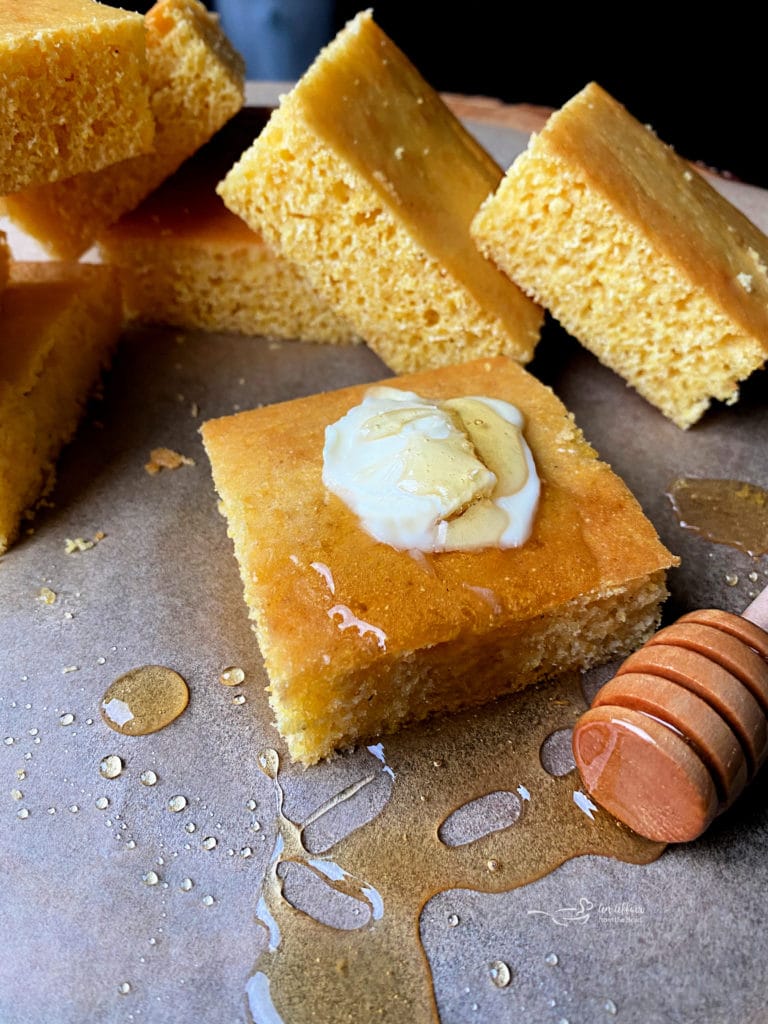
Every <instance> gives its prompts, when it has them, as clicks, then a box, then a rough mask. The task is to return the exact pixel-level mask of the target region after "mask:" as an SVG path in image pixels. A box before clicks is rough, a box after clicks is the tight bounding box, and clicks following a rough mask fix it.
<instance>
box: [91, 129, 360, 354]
mask: <svg viewBox="0 0 768 1024" xmlns="http://www.w3.org/2000/svg"><path fill="white" fill-rule="evenodd" d="M262 123H263V119H262V118H261V117H260V115H259V114H258V113H257V112H256V111H252V110H243V111H241V112H240V113H239V114H237V115H236V116H235V117H234V118H233V120H232V121H231V122H229V124H227V125H226V126H225V127H224V128H223V129H222V130H221V131H219V132H218V133H217V134H216V135H215V136H214V138H213V139H212V140H211V142H210V143H209V144H208V145H207V146H204V147H203V148H202V149H201V150H199V151H198V153H196V154H195V156H194V157H192V158H191V159H190V160H188V161H187V162H186V164H185V165H184V166H183V167H182V168H180V170H179V171H177V172H176V174H174V175H172V176H171V177H170V178H169V179H168V180H167V181H166V182H165V183H164V184H163V185H161V186H160V188H159V189H157V190H156V191H155V192H153V193H152V195H150V196H148V197H147V199H145V200H144V202H143V203H141V205H140V206H139V207H138V208H137V209H136V210H134V211H132V212H131V213H128V214H126V215H125V216H124V217H122V218H121V219H120V220H119V221H118V222H117V223H116V224H114V225H113V226H112V227H111V228H109V229H108V230H107V231H105V232H104V234H103V235H102V236H101V238H100V240H99V249H100V253H101V258H102V259H103V260H104V261H105V262H107V263H110V264H112V265H114V266H116V267H117V268H118V269H119V271H120V277H121V283H122V289H123V301H124V305H125V311H126V315H127V316H128V317H129V318H130V319H135V320H139V321H143V322H146V323H159V324H167V325H170V326H174V327H186V328H191V329H200V330H205V331H233V332H237V333H241V334H247V335H265V336H268V337H276V338H287V339H299V340H304V341H318V342H328V343H332V344H347V343H351V342H354V341H357V340H358V339H357V337H356V335H355V333H354V331H353V330H352V328H351V327H350V326H349V325H348V324H346V323H345V322H344V321H343V320H341V318H340V317H338V316H337V315H336V314H335V313H334V312H332V310H331V309H330V308H329V307H328V305H327V304H326V303H325V302H323V301H322V300H321V299H320V298H319V297H318V296H317V295H316V294H315V293H314V292H313V291H312V289H311V288H310V287H309V285H308V284H307V283H306V282H305V280H304V279H303V278H302V277H301V275H300V274H299V272H298V271H297V269H296V268H295V267H294V265H293V264H292V263H288V262H287V261H286V260H285V259H283V258H282V257H280V256H277V255H275V254H274V253H273V252H272V251H271V250H270V249H269V248H268V247H267V246H266V245H265V243H264V241H263V239H262V238H261V236H260V235H258V234H256V233H255V232H253V231H251V230H250V228H248V227H247V226H246V224H244V223H243V221H242V220H240V218H239V217H236V216H235V214H233V213H230V211H229V210H228V209H227V208H226V206H225V205H224V203H223V202H222V200H221V199H220V198H219V196H217V195H216V183H217V182H218V181H219V180H220V178H221V175H222V174H223V173H224V171H225V169H226V168H227V167H229V166H230V165H231V163H232V161H233V159H234V158H235V155H236V154H239V153H241V152H242V150H243V148H244V146H245V145H247V144H248V142H249V141H250V140H251V139H253V137H254V135H255V134H256V133H257V132H258V131H259V129H260V128H261V126H262ZM246 140H247V141H246Z"/></svg>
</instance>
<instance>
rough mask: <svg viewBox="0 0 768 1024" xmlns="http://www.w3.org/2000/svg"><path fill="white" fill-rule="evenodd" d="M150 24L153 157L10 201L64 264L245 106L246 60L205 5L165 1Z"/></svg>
mask: <svg viewBox="0 0 768 1024" xmlns="http://www.w3.org/2000/svg"><path fill="white" fill-rule="evenodd" d="M145 23H146V29H147V32H146V43H147V63H148V71H149V89H150V96H151V104H152V113H153V115H154V118H155V141H154V149H153V151H152V152H151V153H146V154H144V155H142V156H136V157H131V158H130V159H128V160H122V161H121V162H120V163H119V164H116V165H114V166H111V167H105V168H103V169H102V170H100V171H86V172H85V173H83V174H78V175H76V176H75V177H73V178H69V179H67V180H66V181H58V182H55V183H53V184H49V185H40V186H37V187H36V188H31V189H27V190H25V191H24V192H19V193H17V194H16V195H13V196H10V197H8V199H7V200H6V201H5V208H6V212H7V213H8V215H9V216H10V217H12V218H13V219H14V220H15V221H16V223H17V224H18V225H19V226H20V227H22V228H23V229H24V230H25V231H26V232H27V233H28V234H30V235H32V236H33V237H34V238H37V239H38V240H39V241H40V242H42V244H43V245H44V246H45V247H46V248H47V249H48V251H49V252H51V253H52V254H53V255H54V256H57V257H59V258H61V259H76V258H77V257H78V256H80V255H82V253H84V252H85V251H86V249H88V248H89V246H90V245H91V244H92V243H93V241H94V239H95V238H97V237H98V235H100V234H101V232H102V231H103V230H104V229H105V228H107V227H108V226H109V225H110V224H113V223H114V222H115V221H116V220H117V219H118V218H119V217H120V216H121V215H122V214H123V213H125V212H126V211H128V210H132V209H133V208H134V207H135V206H136V205H137V204H138V203H140V202H141V200H142V199H143V198H144V197H145V196H147V195H149V193H150V192H151V191H152V190H153V189H154V188H156V187H157V186H158V185H159V184H160V183H161V182H162V181H164V180H165V179H166V178H167V177H168V175H170V174H172V173H173V172H174V171H175V170H176V169H177V168H178V167H179V166H180V165H181V164H182V163H183V161H184V160H186V158H187V157H188V156H190V155H191V154H192V153H194V152H195V150H196V149H198V147H200V146H201V145H202V144H203V143H204V142H207V141H208V139H210V137H211V136H212V135H213V134H214V132H216V131H217V130H218V129H219V128H220V127H221V126H222V125H223V124H224V123H225V122H226V121H227V120H229V118H230V117H232V115H233V114H235V113H236V112H237V111H238V110H239V109H240V108H241V107H242V105H243V100H244V89H245V82H244V76H245V65H244V63H243V60H242V58H241V57H240V55H239V53H237V51H236V50H235V49H234V48H233V47H232V46H231V44H230V43H229V40H228V39H227V38H226V36H225V35H224V33H223V32H222V31H221V29H220V28H219V23H218V19H217V18H216V16H215V15H213V14H211V13H209V12H208V10H206V8H205V7H204V6H203V5H202V4H201V3H199V0H158V2H157V3H156V4H155V5H154V7H152V8H151V9H150V10H149V11H148V13H147V15H146V17H145Z"/></svg>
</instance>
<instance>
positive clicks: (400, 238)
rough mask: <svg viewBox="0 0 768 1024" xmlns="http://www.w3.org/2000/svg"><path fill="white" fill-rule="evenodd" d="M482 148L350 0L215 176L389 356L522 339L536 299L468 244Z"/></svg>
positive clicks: (478, 198) (534, 317) (427, 356)
mask: <svg viewBox="0 0 768 1024" xmlns="http://www.w3.org/2000/svg"><path fill="white" fill-rule="evenodd" d="M501 176H502V172H501V169H500V168H499V167H498V166H497V164H496V163H495V162H494V161H493V160H492V159H491V157H490V156H489V155H488V153H486V152H485V150H484V149H483V148H482V147H481V146H480V145H479V144H478V143H477V142H476V141H475V140H474V139H473V138H472V137H471V136H470V135H469V134H468V133H467V132H466V131H465V130H464V128H463V127H462V125H461V124H460V123H459V121H457V119H456V118H455V117H454V116H453V114H452V113H451V112H450V111H449V110H448V108H447V107H446V106H445V104H444V103H443V101H442V100H441V99H440V97H439V96H438V95H437V93H436V92H435V91H434V90H433V89H432V88H430V86H429V85H427V83H426V82H425V81H424V80H423V78H422V77H421V75H420V74H419V73H418V71H417V70H416V69H415V68H414V67H413V65H412V64H411V63H410V62H409V61H408V60H407V58H406V57H405V56H404V55H403V54H402V53H401V52H400V50H398V49H397V47H396V46H395V45H394V44H393V43H392V41H391V40H390V39H388V37H387V36H386V35H385V34H384V33H383V32H382V31H381V30H380V29H379V28H378V26H377V25H376V24H375V23H374V21H373V20H372V18H371V14H370V11H363V12H361V13H360V14H358V15H357V16H356V17H355V18H354V19H353V20H352V21H351V22H350V23H349V24H348V25H347V26H346V27H345V28H344V29H343V30H342V31H341V32H340V33H339V35H338V36H337V37H336V39H335V40H334V41H333V42H331V43H330V45H329V46H327V47H326V48H325V49H324V50H323V51H321V53H320V55H319V56H318V58H317V59H316V61H315V62H314V64H313V65H312V67H311V68H310V69H309V70H308V71H307V72H306V74H305V75H304V77H303V78H302V79H301V80H300V82H299V83H298V84H297V85H296V86H295V87H294V89H292V90H291V92H290V93H289V94H288V95H287V96H285V97H283V99H282V102H281V104H280V107H279V108H278V109H277V110H276V111H275V112H274V113H273V115H272V117H271V119H270V121H269V124H268V125H267V127H266V128H265V130H264V131H263V132H262V133H261V135H260V136H259V138H258V139H256V141H255V142H254V143H253V145H252V146H251V147H250V148H249V149H248V150H247V151H246V152H245V153H244V154H243V155H242V157H241V159H240V160H239V161H238V163H237V164H236V165H235V166H234V167H233V168H232V169H231V170H230V172H229V173H228V174H227V176H226V178H225V179H224V181H223V182H222V184H221V185H220V187H219V192H220V194H221V196H222V197H223V198H224V202H225V203H226V204H227V206H228V207H229V209H230V210H232V211H233V212H235V213H237V214H238V215H239V216H241V217H242V218H243V220H245V222H246V223H247V224H248V225H249V227H251V228H253V230H254V231H261V232H262V233H263V235H264V238H265V240H266V242H267V244H268V245H270V246H271V247H272V248H273V249H275V250H276V251H278V252H280V253H282V255H283V256H285V257H286V258H287V259H289V260H291V261H292V262H294V263H295V264H296V265H297V266H298V267H299V268H300V270H301V271H302V273H303V274H304V275H305V276H306V278H307V280H308V281H309V282H310V284H311V285H312V286H313V287H314V288H315V290H316V291H317V292H318V293H319V294H320V295H322V296H323V297H324V298H325V299H326V300H327V301H328V302H329V304H330V305H331V306H332V307H333V308H334V309H335V310H336V311H337V312H338V313H339V314H340V315H341V316H342V317H343V318H344V319H345V320H347V321H348V322H349V323H350V324H352V326H353V327H354V328H355V329H356V330H357V332H358V333H359V334H360V335H362V337H363V338H365V340H366V341H367V342H368V344H369V345H370V346H371V348H372V349H374V351H375V352H377V353H378V355H379V356H380V357H381V358H382V359H383V360H384V362H385V363H387V365H388V366H390V367H391V368H392V369H393V370H395V371H397V372H402V371H406V370H415V369H419V368H423V367H428V366H441V365H446V364H449V363H454V362H462V361H465V360H468V359H470V358H472V357H475V356H480V355H497V354H501V353H504V354H508V355H512V356H514V357H515V358H517V359H519V360H521V361H527V360H529V359H530V358H531V356H532V354H533V349H534V346H535V344H536V342H537V340H538V336H539V330H540V327H541V322H542V315H543V314H542V311H541V310H540V309H539V308H538V307H537V306H535V305H534V304H533V303H532V302H531V301H530V300H529V299H527V298H526V297H525V296H524V295H523V294H522V293H521V292H520V291H519V289H518V288H517V287H516V286H515V285H513V284H511V282H510V281H509V280H508V279H507V278H506V277H505V275H503V274H502V273H500V271H499V270H497V268H496V267H495V266H494V265H493V264H492V263H491V262H490V261H488V260H486V259H484V258H483V257H482V256H481V255H480V253H479V252H478V251H477V248H476V246H475V245H474V243H473V242H472V239H471V238H470V235H469V225H470V222H471V220H472V217H473V216H474V214H475V212H476V211H477V209H478V207H479V206H480V203H481V202H482V201H483V199H485V198H486V196H487V195H488V194H489V193H490V192H492V191H493V190H494V189H495V188H496V186H497V185H498V183H499V181H500V180H501Z"/></svg>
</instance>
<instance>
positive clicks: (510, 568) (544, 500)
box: [202, 357, 676, 763]
mask: <svg viewBox="0 0 768 1024" xmlns="http://www.w3.org/2000/svg"><path fill="white" fill-rule="evenodd" d="M382 383H384V384H386V385H390V386H394V387H397V388H402V389H405V390H412V391H414V392H416V393H417V394H419V395H422V396H425V397H427V398H435V399H448V398H452V397H456V396H471V395H484V396H487V397H490V398H500V399H504V400H506V401H507V402H510V403H512V404H513V405H515V406H516V407H517V408H518V409H519V410H521V412H522V413H523V416H524V418H525V430H524V433H525V438H526V440H527V442H528V444H529V446H530V448H531V450H532V452H533V457H534V460H535V462H536V466H537V470H538V474H539V477H540V479H541V497H540V502H539V506H538V510H537V513H536V516H535V520H534V523H533V529H532V533H531V535H530V537H529V539H528V540H527V541H526V542H525V543H524V544H523V545H522V546H520V547H517V548H511V549H505V550H504V549H501V548H499V547H488V548H483V549H482V550H479V551H472V552H465V551H451V552H442V553H439V554H424V553H421V552H413V553H411V552H408V551H401V550H396V549H395V548H394V547H391V546H390V545H389V544H386V543H380V542H377V541H375V540H374V539H373V538H372V537H371V536H370V535H369V534H368V533H367V532H366V531H365V530H364V529H363V528H362V527H361V526H360V524H359V522H358V520H357V518H356V517H355V515H354V514H353V513H352V512H350V511H349V509H348V508H347V506H346V505H345V504H344V503H343V502H342V501H341V500H340V499H339V498H337V497H336V496H335V495H332V494H330V493H329V492H328V491H327V490H326V489H325V487H324V486H323V481H322V471H323V444H324V433H325V429H326V427H327V426H328V425H329V424H331V423H334V422H336V421H337V420H338V419H339V418H340V417H341V416H343V415H344V414H345V413H346V412H347V411H348V410H349V409H350V408H351V407H353V406H355V405H357V404H358V403H359V402H360V401H361V399H362V398H363V395H364V394H365V392H366V391H367V387H368V386H367V385H360V386H357V387H351V388H345V389H343V390H340V391H336V392H329V393H325V394H320V395H316V396H313V397H309V398H301V399H297V400H294V401H290V402H285V403H282V404H278V405H273V406H268V407H265V408H262V409H256V410H253V411H249V412H243V413H239V414H237V415H234V416H228V417H224V418H222V419H217V420H212V421H209V422H208V423H206V424H204V426H203V428H202V435H203V442H204V445H205V448H206V451H207V453H208V456H209V458H210V462H211V466H212V471H213V478H214V482H215V485H216V489H217V491H218V493H219V495H220V497H221V501H222V510H223V512H224V515H225V516H226V518H227V523H228V531H229V535H230V536H231V538H232V540H233V542H234V549H235V555H236V558H237V561H238V564H239V568H240V575H241V577H242V581H243V586H244V591H245V600H246V603H247V606H248V609H249V613H250V615H251V617H252V618H253V620H254V622H255V629H256V633H257V636H258V640H259V644H260V647H261V651H262V654H263V656H264V660H265V664H266V668H267V672H268V675H269V688H268V689H269V698H270V702H271V706H272V709H273V711H274V713H275V717H276V722H277V727H278V729H279V731H280V733H281V735H282V736H283V737H284V738H285V740H286V742H287V744H288V748H289V751H290V754H291V756H292V758H294V759H295V760H298V761H302V762H306V763H312V762H315V761H317V760H318V759H320V758H322V757H324V756H326V755H328V754H330V753H331V752H332V751H333V750H335V749H337V748H340V747H344V746H347V745H350V744H354V743H356V742H358V741H360V740H362V739H368V738H371V737H374V736H376V735H379V734H381V733H385V732H390V731H393V730H395V729H397V728H399V727H400V726H402V725H404V724H406V723H408V722H415V721H418V720H420V719H424V718H426V717H427V716H429V715H432V714H434V713H436V712H448V711H453V710H456V709H459V708H462V707H467V706H472V705H478V704H481V703H483V702H486V701H489V700H492V699H494V698H496V697H499V696H501V695H502V694H506V693H511V692H513V691H515V690H519V689H521V688H523V687H525V686H528V685H530V684H531V683H534V682H536V681H537V680H540V679H543V678H545V677H547V676H552V675H555V674H557V673H560V672H563V671H565V670H567V669H575V668H582V667H586V666H588V665H592V664H595V663H597V662H600V661H603V660H606V659H609V658H611V657H614V656H616V657H618V656H623V655H626V654H628V653H630V651H632V650H634V649H635V648H636V647H637V646H638V645H639V644H640V643H642V642H643V640H644V639H645V638H646V637H648V636H649V635H650V634H651V632H652V631H653V630H654V628H655V627H656V625H657V623H658V619H659V610H660V603H661V601H662V600H663V598H664V597H665V595H666V587H665V570H666V569H667V568H668V567H670V566H671V565H673V564H675V563H676V559H675V558H674V557H673V556H672V555H671V554H670V553H669V552H668V551H667V550H666V548H665V547H664V546H663V545H662V544H661V542H660V541H659V539H658V537H657V536H656V532H655V530H654V528H653V526H652V525H651V523H650V522H649V521H648V520H647V519H646V518H645V516H644V515H643V512H642V511H641V509H640V507H639V505H638V503H637V501H636V500H635V499H634V497H633V496H632V495H631V494H630V492H629V491H628V490H627V488H626V486H625V485H624V484H623V483H622V481H621V480H620V479H619V478H618V477H617V476H616V475H615V474H614V473H613V472H612V470H611V469H610V467H609V466H608V465H606V464H605V463H603V462H601V461H599V459H598V458H597V456H596V453H595V451H594V450H593V449H592V448H591V447H590V445H589V444H588V443H587V442H586V441H585V440H584V438H583V436H582V434H581V432H580V431H579V430H578V428H577V427H576V426H575V425H574V423H573V420H572V418H571V416H570V415H569V413H568V412H567V410H566V409H565V407H564V406H563V405H562V404H561V402H560V401H559V400H558V399H557V398H556V397H555V395H554V394H553V393H552V392H551V391H550V390H549V388H547V387H545V386H544V385H543V384H541V383H540V382H538V381H537V380H536V379H535V378H534V377H532V376H531V375H530V374H528V373H527V372H526V371H525V370H524V369H522V367H520V366H519V364H517V363H516V362H515V361H514V360H512V359H509V358H505V357H497V358H495V359H487V360H486V359H483V360H475V361H473V362H470V363H467V364H462V365H455V366H451V367H445V368H441V369H436V370H428V371H423V372H421V373H417V374H413V375H410V376H406V377H397V378H392V379H390V380H387V381H383V382H382Z"/></svg>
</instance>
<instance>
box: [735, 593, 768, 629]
mask: <svg viewBox="0 0 768 1024" xmlns="http://www.w3.org/2000/svg"><path fill="white" fill-rule="evenodd" d="M741 616H742V618H744V619H749V621H750V622H754V624H755V625H756V626H759V627H760V628H761V629H764V630H766V631H767V632H768V587H765V589H764V590H761V591H760V593H759V594H758V595H757V597H756V598H755V600H754V601H753V602H752V604H750V605H749V606H748V607H747V608H745V609H744V611H743V612H742V613H741Z"/></svg>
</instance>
